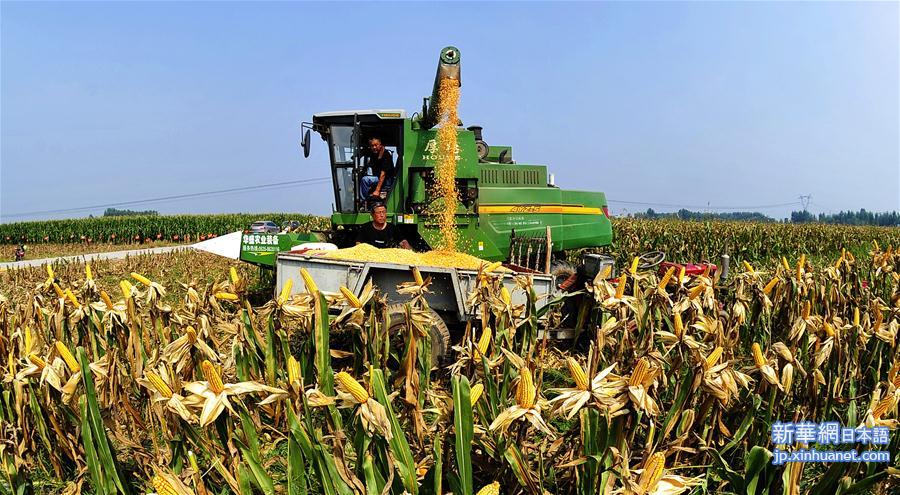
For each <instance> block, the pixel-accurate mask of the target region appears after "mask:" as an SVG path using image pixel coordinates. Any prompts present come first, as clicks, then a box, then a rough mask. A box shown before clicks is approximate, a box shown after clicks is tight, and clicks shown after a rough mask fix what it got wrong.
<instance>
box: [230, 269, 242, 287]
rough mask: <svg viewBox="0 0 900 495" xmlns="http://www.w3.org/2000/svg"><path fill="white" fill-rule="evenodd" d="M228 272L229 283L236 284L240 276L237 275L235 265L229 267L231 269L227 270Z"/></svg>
mask: <svg viewBox="0 0 900 495" xmlns="http://www.w3.org/2000/svg"><path fill="white" fill-rule="evenodd" d="M229 273H230V274H231V283H232V284H237V283H238V282H240V281H241V277H238V272H237V269H236V268H235V267H231V270H229Z"/></svg>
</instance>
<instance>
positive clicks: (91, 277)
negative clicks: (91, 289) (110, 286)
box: [84, 263, 94, 280]
mask: <svg viewBox="0 0 900 495" xmlns="http://www.w3.org/2000/svg"><path fill="white" fill-rule="evenodd" d="M84 274H85V275H86V276H87V279H88V280H94V273H93V272H91V264H90V263H88V264H86V265H84Z"/></svg>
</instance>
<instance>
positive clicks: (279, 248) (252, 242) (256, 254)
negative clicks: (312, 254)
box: [240, 232, 324, 268]
mask: <svg viewBox="0 0 900 495" xmlns="http://www.w3.org/2000/svg"><path fill="white" fill-rule="evenodd" d="M321 241H324V238H323V236H322V235H320V234H317V233H315V232H302V233H288V234H244V235H242V236H241V255H240V256H241V261H246V262H248V263H253V264H255V265H261V266H265V267H270V268H274V267H275V255H276V254H277V253H280V252H283V251H290V250H291V248H292V247H294V246H296V245H298V244H302V243H304V242H321Z"/></svg>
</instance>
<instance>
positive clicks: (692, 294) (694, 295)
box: [688, 282, 706, 300]
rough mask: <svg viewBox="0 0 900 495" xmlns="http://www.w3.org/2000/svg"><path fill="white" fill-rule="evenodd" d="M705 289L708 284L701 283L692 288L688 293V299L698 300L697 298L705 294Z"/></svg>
mask: <svg viewBox="0 0 900 495" xmlns="http://www.w3.org/2000/svg"><path fill="white" fill-rule="evenodd" d="M705 289H706V284H704V283H703V282H700V283H699V284H697V285H695V286H694V287H693V288H691V290H690V291H688V298H689V299H691V300H694V299H697V296H699V295H700V293H701V292H703V291H704V290H705Z"/></svg>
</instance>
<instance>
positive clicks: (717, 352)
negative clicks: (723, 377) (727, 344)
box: [706, 346, 725, 369]
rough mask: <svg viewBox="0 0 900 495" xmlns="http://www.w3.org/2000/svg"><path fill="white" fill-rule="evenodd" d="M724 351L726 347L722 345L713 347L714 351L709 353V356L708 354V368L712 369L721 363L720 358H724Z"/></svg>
mask: <svg viewBox="0 0 900 495" xmlns="http://www.w3.org/2000/svg"><path fill="white" fill-rule="evenodd" d="M723 352H725V349H722V346H718V347H716V348H715V349H713V351H712V352H710V353H709V356H706V369H710V368H712V367H713V366H715V365H717V364H719V359H721V358H722V353H723Z"/></svg>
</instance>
